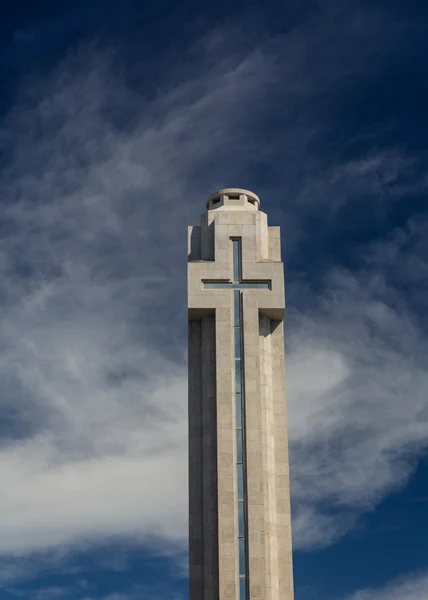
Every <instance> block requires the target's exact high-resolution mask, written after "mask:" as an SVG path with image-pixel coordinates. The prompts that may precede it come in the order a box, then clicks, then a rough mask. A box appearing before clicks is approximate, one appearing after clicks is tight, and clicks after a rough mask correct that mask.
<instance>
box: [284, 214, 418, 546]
mask: <svg viewBox="0 0 428 600" xmlns="http://www.w3.org/2000/svg"><path fill="white" fill-rule="evenodd" d="M424 230H425V224H424V223H420V224H419V226H418V227H417V228H416V227H415V226H414V225H413V226H411V227H409V228H407V231H406V230H403V231H400V232H396V233H395V234H393V235H392V236H391V240H385V242H384V244H383V245H382V244H380V245H379V244H377V245H376V247H374V248H371V251H370V252H369V251H368V249H367V248H365V250H364V251H365V253H366V254H367V255H368V256H370V261H369V262H368V263H365V264H364V266H363V267H362V269H361V270H360V271H359V272H356V273H354V274H351V273H349V272H345V271H335V270H333V271H331V272H330V274H329V275H328V276H327V278H326V281H325V282H324V284H325V285H324V286H323V290H324V291H323V292H322V293H321V294H316V295H314V296H313V297H312V299H311V293H312V291H311V290H310V289H305V288H304V286H301V287H299V286H297V287H296V289H295V290H294V291H293V285H292V284H291V285H290V291H289V298H291V304H292V308H291V310H290V311H289V315H288V324H289V331H288V333H289V338H288V384H289V387H288V395H289V414H290V442H291V456H292V460H293V469H292V481H293V497H294V505H295V520H294V537H295V541H296V543H297V544H298V545H299V546H308V547H311V546H313V545H315V544H316V542H317V538H318V540H319V543H320V544H321V545H322V544H324V543H325V542H326V541H327V540H328V539H331V540H333V539H334V538H335V537H336V536H337V535H340V534H341V533H343V531H344V530H345V531H346V530H347V529H348V528H349V527H350V526H351V525H352V524H353V523H354V521H355V519H356V518H357V517H358V515H359V514H361V513H362V512H364V511H366V510H368V509H369V508H371V507H373V506H374V505H375V504H376V503H377V502H378V501H379V500H381V499H382V498H384V497H385V495H386V494H388V493H389V492H390V491H391V490H393V489H396V488H397V487H399V486H401V485H402V484H404V483H405V482H406V480H407V478H408V477H409V475H410V474H411V472H412V470H413V468H414V461H415V457H416V456H417V455H418V454H419V453H421V452H422V451H423V449H424V448H425V447H426V440H427V436H428V399H427V396H426V389H427V386H428V376H427V371H426V364H427V360H428V343H427V338H426V333H425V331H424V328H423V327H422V326H421V322H420V316H419V313H418V312H417V311H416V310H415V307H414V306H411V304H412V302H413V299H414V298H415V294H414V293H413V291H414V290H413V288H414V287H416V289H415V292H416V293H417V292H418V288H419V283H420V281H421V280H422V277H423V274H424V272H425V270H426V266H427V265H426V262H425V259H424V257H426V254H424V250H423V248H424V244H425V243H426V241H425V233H424ZM411 237H412V238H413V240H415V238H417V237H418V238H419V239H418V241H414V244H413V248H412V249H411V255H410V256H408V252H409V250H408V245H409V244H408V241H409V238H411ZM392 245H395V250H394V252H391V246H392ZM386 248H388V252H387V255H388V256H392V257H393V259H392V260H393V264H394V265H395V273H394V280H395V282H397V283H398V282H399V281H403V278H402V277H403V274H404V273H405V270H406V268H407V263H408V262H411V261H412V260H413V263H414V267H413V268H414V269H416V268H419V269H420V270H419V273H416V272H414V273H413V283H412V284H410V283H408V287H407V289H406V292H405V293H403V291H402V290H401V289H400V288H398V287H394V286H393V285H392V284H391V282H388V270H389V267H390V266H391V263H390V262H389V260H388V259H387V258H386V254H385V250H386ZM379 261H380V262H379ZM417 265H419V267H417ZM308 299H309V301H308ZM300 300H301V301H302V303H303V304H308V302H309V304H310V305H311V308H308V310H306V311H302V312H300V310H299V301H300ZM421 316H422V317H423V313H421ZM319 504H323V505H324V506H327V507H328V509H327V513H326V514H325V513H324V514H323V513H321V515H320V514H319V511H318V510H317V509H316V507H317V505H319Z"/></svg>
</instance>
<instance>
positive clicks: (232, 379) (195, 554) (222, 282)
mask: <svg viewBox="0 0 428 600" xmlns="http://www.w3.org/2000/svg"><path fill="white" fill-rule="evenodd" d="M259 207H260V200H259V198H258V197H257V196H256V195H255V194H253V193H252V192H249V191H247V190H241V189H235V188H233V189H224V190H220V191H219V192H216V193H215V194H213V195H212V196H210V197H209V198H208V200H207V211H206V212H205V213H204V214H203V215H202V217H201V225H200V226H194V227H189V263H188V296H189V298H188V300H189V517H190V519H189V533H190V600H292V599H293V575H292V560H291V522H290V486H289V471H288V438H287V424H286V410H285V373H284V325H283V318H284V308H285V299H284V270H283V264H282V262H281V246H280V231H279V227H268V223H267V216H266V214H265V213H263V212H261V211H260V210H259Z"/></svg>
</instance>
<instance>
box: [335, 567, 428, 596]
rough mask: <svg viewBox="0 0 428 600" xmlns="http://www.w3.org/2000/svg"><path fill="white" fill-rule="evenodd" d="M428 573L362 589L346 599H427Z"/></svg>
mask: <svg viewBox="0 0 428 600" xmlns="http://www.w3.org/2000/svg"><path fill="white" fill-rule="evenodd" d="M427 589H428V575H426V574H425V573H421V574H415V575H412V576H408V577H406V578H402V579H397V580H395V581H393V582H391V583H389V584H387V585H386V586H383V587H378V588H371V589H366V590H360V591H358V592H356V593H355V594H352V595H351V596H348V597H347V598H346V600H425V598H426V597H427Z"/></svg>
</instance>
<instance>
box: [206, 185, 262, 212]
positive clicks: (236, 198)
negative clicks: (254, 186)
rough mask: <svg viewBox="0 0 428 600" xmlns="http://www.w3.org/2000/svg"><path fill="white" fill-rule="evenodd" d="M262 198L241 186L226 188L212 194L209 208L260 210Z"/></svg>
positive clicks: (208, 201) (208, 202)
mask: <svg viewBox="0 0 428 600" xmlns="http://www.w3.org/2000/svg"><path fill="white" fill-rule="evenodd" d="M259 208H260V198H259V197H258V196H257V195H256V194H254V192H250V191H249V190H243V189H241V188H224V189H222V190H218V192H215V193H214V194H211V196H209V198H208V200H207V210H217V209H220V210H240V211H241V210H259Z"/></svg>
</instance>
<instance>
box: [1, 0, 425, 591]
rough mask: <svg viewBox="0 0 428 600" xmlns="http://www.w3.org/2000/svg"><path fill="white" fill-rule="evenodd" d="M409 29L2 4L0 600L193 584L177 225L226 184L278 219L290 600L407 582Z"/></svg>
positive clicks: (414, 435)
mask: <svg viewBox="0 0 428 600" xmlns="http://www.w3.org/2000/svg"><path fill="white" fill-rule="evenodd" d="M427 28H428V4H427V3H426V2H422V1H421V2H418V1H416V0H410V1H408V2H406V3H403V2H399V1H398V0H388V1H387V0H384V1H382V0H380V1H378V2H372V1H371V2H369V1H368V0H367V1H365V0H359V1H358V0H344V1H341V2H339V1H338V0H335V1H328V0H326V1H318V2H317V1H315V0H313V1H312V0H308V1H305V0H302V1H297V0H291V1H290V2H287V3H284V2H279V1H278V2H274V1H272V2H269V1H268V2H259V1H248V0H247V1H246V2H241V1H236V2H233V3H229V2H216V3H205V4H203V3H199V2H190V1H185V2H181V3H177V2H167V1H158V2H144V3H143V2H137V1H136V0H122V1H121V2H119V1H113V0H104V1H103V2H101V1H95V0H85V1H84V2H83V1H79V0H75V1H74V2H68V1H66V0H64V1H62V2H54V1H53V0H52V1H50V2H46V1H42V0H40V1H38V2H15V3H11V2H9V3H8V5H5V6H4V7H3V9H2V15H1V18H0V48H1V51H0V81H1V88H0V117H1V125H0V145H1V151H0V169H1V171H0V198H1V200H0V207H1V210H2V219H1V226H0V269H1V270H2V281H3V289H2V291H1V292H0V302H1V304H2V306H1V308H2V310H1V314H2V316H1V319H0V377H1V381H2V388H1V391H0V481H2V483H1V484H0V486H1V488H0V497H1V498H3V500H1V499H0V515H1V516H0V600H3V599H4V600H6V599H7V600H9V599H10V600H12V599H15V598H31V599H35V600H57V599H58V600H59V599H62V598H64V599H70V600H95V599H97V600H133V599H137V598H138V599H140V598H147V599H148V600H158V599H159V600H160V599H161V598H162V599H163V598H170V599H171V600H182V599H184V598H187V595H186V594H187V581H186V576H187V575H186V539H185V538H186V527H187V525H186V518H187V516H186V510H187V508H186V437H185V436H186V356H185V352H186V308H185V300H186V299H185V268H186V256H185V238H186V226H187V225H188V224H197V222H198V219H199V215H200V213H201V212H202V211H203V210H204V206H205V198H206V197H207V196H208V195H209V194H210V193H212V192H213V191H215V190H216V189H218V188H221V187H228V186H239V187H244V188H248V189H251V190H254V191H255V192H256V193H258V194H259V196H260V197H261V201H262V207H261V208H262V210H265V211H266V212H267V213H268V215H269V222H270V224H272V225H281V227H282V233H283V255H284V261H285V264H286V275H287V294H288V321H287V341H286V346H287V356H288V366H287V375H288V405H289V408H288V411H289V421H290V452H291V473H292V477H291V478H292V496H293V536H294V545H295V553H294V572H295V594H296V600H387V599H388V600H389V599H392V600H422V599H424V598H425V597H426V594H425V590H427V589H428V541H427V535H426V530H427V525H428V523H427V519H428V518H427V510H426V507H427V502H428V483H427V481H428V465H427V462H426V458H425V452H426V445H427V442H426V440H427V439H428V399H427V394H426V390H427V389H428V378H427V375H426V373H427V369H426V367H427V362H428V327H427V326H428V323H427V318H426V308H425V305H426V293H427V291H428V290H427V281H428V241H427V231H428V229H427V227H428V218H427V215H428V203H427V191H428V178H427V175H426V173H427V141H426V140H427V136H426V131H427V129H428V112H427V110H426V106H427V105H428V84H427V78H426V74H427V67H428V42H427V35H426V32H427ZM178 299H179V301H178ZM154 309H155V314H156V318H153V310H154Z"/></svg>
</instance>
